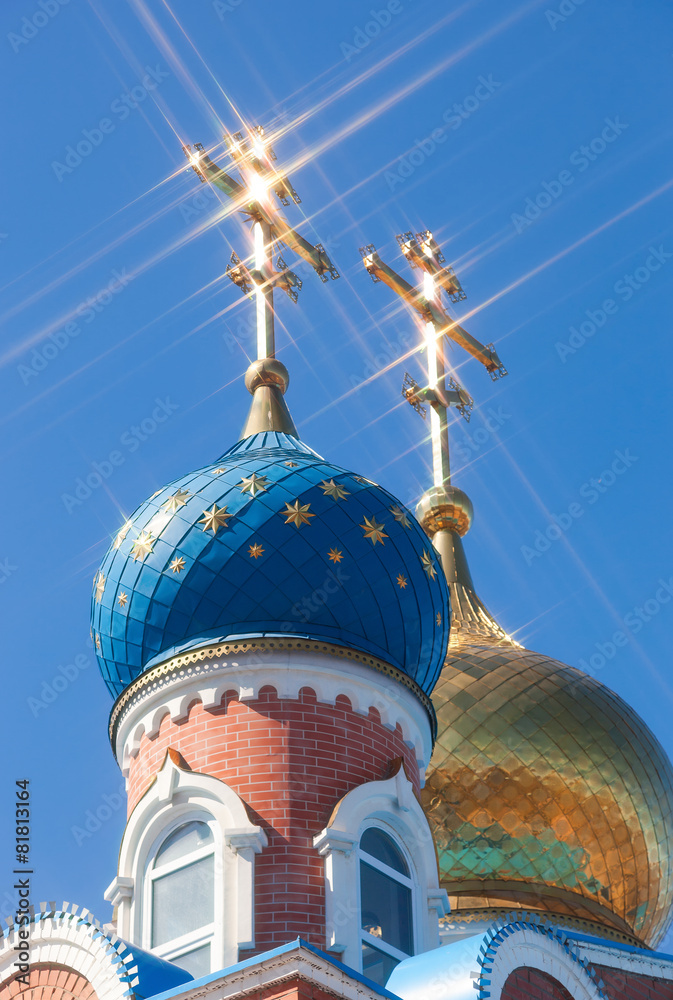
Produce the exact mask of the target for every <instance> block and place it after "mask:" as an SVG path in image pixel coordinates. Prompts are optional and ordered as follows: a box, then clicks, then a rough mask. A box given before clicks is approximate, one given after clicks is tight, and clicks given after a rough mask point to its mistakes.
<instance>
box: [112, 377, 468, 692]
mask: <svg viewBox="0 0 673 1000" xmlns="http://www.w3.org/2000/svg"><path fill="white" fill-rule="evenodd" d="M262 388H263V389H264V390H265V391H266V390H269V392H267V396H269V398H271V397H274V398H273V399H272V402H273V405H274V406H278V404H279V400H280V403H282V405H283V406H284V401H283V400H282V397H281V396H280V392H279V391H278V390H276V389H273V387H270V386H269V385H268V384H267V385H264V386H262ZM271 390H273V391H271ZM257 402H259V401H257ZM265 412H266V413H267V415H268V413H269V412H270V411H269V410H268V408H267V411H265ZM252 413H253V411H252V410H251V415H252ZM271 416H272V417H273V414H272V415H271ZM288 419H289V415H288ZM268 423H270V424H271V425H272V426H275V427H279V426H280V427H283V426H285V427H288V428H289V432H288V430H275V429H272V430H256V431H255V432H254V433H250V434H247V436H244V437H243V438H242V439H241V440H240V441H239V442H238V443H237V444H235V445H234V446H233V447H232V448H230V449H229V450H228V451H226V452H225V453H224V454H223V455H222V456H221V457H220V458H219V459H218V460H217V462H215V463H213V464H212V465H207V466H205V467H203V468H201V469H198V470H197V471H195V472H192V473H189V475H186V476H182V477H181V478H179V479H176V480H175V481H174V482H172V483H170V484H169V485H168V486H166V487H165V488H164V489H162V490H159V492H158V493H156V494H155V495H154V496H152V497H151V498H150V499H149V500H147V501H146V502H145V503H143V504H141V505H140V507H138V509H137V510H136V511H135V512H134V513H133V514H132V515H131V517H130V518H129V519H128V520H127V522H126V523H125V524H124V525H123V527H121V529H120V530H119V531H118V533H117V535H116V537H115V538H114V540H113V542H112V545H111V546H110V548H109V550H108V552H107V554H106V556H105V558H104V559H103V562H102V564H101V567H100V571H99V572H98V573H97V574H96V577H95V581H94V592H93V598H92V632H93V637H94V642H95V647H96V654H97V657H98V662H99V665H100V669H101V672H102V674H103V678H104V680H105V682H106V684H107V686H108V688H109V689H110V692H111V693H112V694H113V695H114V696H115V697H116V696H118V695H119V694H121V692H122V691H123V690H124V689H125V688H126V687H127V686H128V685H129V684H130V683H131V682H132V681H133V680H135V678H136V677H138V675H139V674H141V673H142V672H143V671H145V670H147V669H149V668H151V667H152V666H155V665H156V664H158V663H160V662H162V661H164V660H166V659H168V658H169V657H171V656H174V655H177V654H179V653H184V652H185V651H187V650H190V649H195V648H197V647H199V646H204V645H209V644H211V643H216V642H226V641H232V640H236V641H245V640H254V639H259V638H260V637H277V636H301V637H303V638H306V639H310V640H319V641H321V642H327V643H330V644H333V645H335V646H337V647H341V648H342V649H343V648H345V649H348V650H357V651H360V652H361V653H364V654H366V655H369V656H372V657H375V658H377V659H378V660H380V661H383V662H384V663H385V664H388V665H390V666H392V667H393V668H395V670H398V671H400V672H401V673H402V674H404V675H406V676H407V677H409V678H410V679H411V680H412V681H414V682H415V684H416V685H418V687H420V689H421V690H422V691H423V692H425V694H429V693H430V692H431V691H432V688H433V687H434V685H435V682H436V681H437V678H438V676H439V672H440V670H441V667H442V661H443V657H444V653H445V650H446V644H447V641H448V635H449V624H450V621H449V595H448V587H447V584H446V580H445V578H444V574H443V573H442V572H441V567H440V564H439V562H438V559H437V557H436V555H435V550H434V548H433V546H432V544H431V542H430V540H429V539H428V537H427V535H426V534H425V532H424V531H423V529H422V528H421V526H420V525H419V523H418V522H417V521H416V519H415V518H414V516H413V515H412V514H411V513H410V512H409V511H408V510H407V509H406V508H405V507H403V506H402V505H401V504H400V502H399V501H398V500H396V499H395V497H394V496H392V495H391V494H390V493H388V492H387V491H386V490H385V489H383V488H382V487H381V486H378V485H376V484H375V483H373V482H371V481H370V480H369V479H366V478H364V477H362V476H358V475H355V474H354V473H352V472H348V471H346V470H345V469H342V468H340V467H339V466H336V465H331V464H329V463H328V462H326V461H325V460H324V459H322V458H321V457H320V456H319V455H318V454H316V452H314V451H313V450H312V449H311V448H309V447H308V446H307V445H305V444H304V443H303V442H301V441H300V440H299V439H298V437H296V436H295V435H296V431H294V427H293V425H291V424H288V423H287V422H283V420H280V419H277V418H275V419H271V418H270V419H269V421H268ZM259 426H260V424H259V422H257V423H255V422H254V421H253V426H252V429H253V430H254V429H255V427H259ZM247 429H248V430H249V429H250V421H249V425H248V428H247ZM244 434H245V432H244Z"/></svg>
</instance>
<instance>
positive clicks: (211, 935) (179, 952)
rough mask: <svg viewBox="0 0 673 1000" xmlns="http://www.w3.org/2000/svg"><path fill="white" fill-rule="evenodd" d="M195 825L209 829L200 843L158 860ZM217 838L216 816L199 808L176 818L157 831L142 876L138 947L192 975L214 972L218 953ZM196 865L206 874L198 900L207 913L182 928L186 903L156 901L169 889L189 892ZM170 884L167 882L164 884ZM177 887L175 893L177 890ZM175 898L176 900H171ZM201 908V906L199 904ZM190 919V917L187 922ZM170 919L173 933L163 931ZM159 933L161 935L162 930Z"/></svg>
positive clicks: (219, 879)
mask: <svg viewBox="0 0 673 1000" xmlns="http://www.w3.org/2000/svg"><path fill="white" fill-rule="evenodd" d="M194 824H202V825H203V826H204V827H205V828H207V830H208V832H209V839H208V840H207V841H205V842H204V843H203V844H202V845H201V846H198V845H197V846H196V847H195V848H194V849H189V848H188V849H187V850H186V851H184V852H182V853H181V852H180V851H179V849H178V850H177V851H173V852H172V856H171V858H170V860H168V861H167V862H166V861H164V862H163V863H162V861H161V855H162V852H163V851H165V850H166V845H170V846H171V847H172V846H177V847H178V848H179V842H178V844H177V845H175V842H173V844H171V840H172V838H173V837H174V836H175V835H176V834H179V833H180V831H187V830H189V829H191V830H194V829H195V828H194ZM221 840H222V836H221V831H220V830H219V829H218V825H217V823H216V821H215V818H214V817H213V816H212V815H211V814H210V813H207V812H205V811H204V810H195V811H194V812H192V813H190V814H187V815H183V816H180V818H179V819H177V820H176V821H174V822H173V823H172V824H171V825H170V827H168V828H167V829H166V830H164V831H163V832H162V834H161V835H160V836H159V837H158V838H157V839H156V841H155V843H154V844H153V845H152V847H151V848H150V850H149V855H148V859H147V864H146V869H145V877H144V879H143V883H144V891H143V895H144V898H143V904H142V906H143V919H142V921H141V925H142V942H141V947H143V948H145V949H146V950H147V951H153V952H154V953H155V954H156V955H158V956H159V957H160V958H165V959H167V960H168V961H170V962H175V964H176V965H178V966H180V968H185V969H186V970H187V971H188V972H190V973H192V975H193V976H194V977H195V978H198V976H202V975H206V974H207V973H208V972H213V971H216V969H214V968H213V959H214V957H215V955H216V954H218V953H219V950H220V949H219V948H218V942H217V940H216V938H215V931H216V928H217V927H222V925H223V922H224V895H225V885H224V879H223V867H222V865H221V864H216V859H217V858H218V857H220V856H221V855H222V844H221ZM197 866H199V868H200V870H201V871H202V872H203V875H205V876H206V878H207V883H206V886H205V888H206V893H205V894H204V898H202V900H201V901H200V902H201V904H203V903H204V902H206V898H207V900H208V912H207V916H208V917H211V919H210V920H204V922H203V923H199V924H198V926H196V927H192V928H187V929H186V930H184V929H183V928H184V922H183V925H182V927H180V923H181V921H184V920H185V918H186V920H187V921H188V918H189V912H188V910H186V909H185V907H183V908H180V907H179V905H177V906H175V907H174V906H173V901H172V900H170V899H169V898H166V899H164V900H161V899H160V898H159V894H160V891H161V890H162V889H164V890H165V889H166V888H167V887H168V888H169V891H170V890H171V889H172V892H173V894H175V895H183V894H184V892H185V891H189V887H190V882H191V881H192V878H193V875H194V872H195V869H196V868H197ZM171 881H172V882H173V885H172V886H170V885H169V883H170V882H171ZM176 890H177V891H176ZM176 902H177V900H176ZM159 906H162V907H163V908H164V913H163V914H162V915H161V921H159V919H158V917H159V913H158V912H157V911H158V908H159ZM199 909H202V906H200V907H199ZM191 922H192V923H193V921H191ZM167 923H171V924H172V925H173V929H174V930H175V932H176V933H173V934H170V933H169V934H168V935H167V933H166V928H165V926H164V925H165V924H167ZM162 931H163V933H161V932H162Z"/></svg>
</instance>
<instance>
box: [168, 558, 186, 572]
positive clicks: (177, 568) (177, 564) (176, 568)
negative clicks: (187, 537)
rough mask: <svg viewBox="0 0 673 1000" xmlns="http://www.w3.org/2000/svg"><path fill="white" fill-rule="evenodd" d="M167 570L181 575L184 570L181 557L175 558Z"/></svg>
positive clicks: (183, 562)
mask: <svg viewBox="0 0 673 1000" xmlns="http://www.w3.org/2000/svg"><path fill="white" fill-rule="evenodd" d="M168 568H169V569H172V570H173V572H174V573H182V571H183V569H184V568H185V560H184V559H183V558H182V556H176V557H175V559H174V560H173V562H172V563H171V564H170V566H169V567H168Z"/></svg>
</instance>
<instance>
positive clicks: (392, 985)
mask: <svg viewBox="0 0 673 1000" xmlns="http://www.w3.org/2000/svg"><path fill="white" fill-rule="evenodd" d="M583 945H584V942H576V941H573V940H572V938H570V937H569V936H568V935H567V934H566V933H565V931H564V930H563V928H560V927H557V926H555V925H554V924H552V923H550V922H548V921H547V920H546V919H545V918H543V917H540V916H538V915H537V914H535V913H532V914H531V913H528V912H526V911H522V910H517V911H512V912H511V913H509V914H507V915H506V916H504V917H502V918H498V919H497V920H496V921H494V922H493V923H492V924H491V926H490V927H489V928H488V930H487V931H486V933H485V934H483V933H479V934H472V935H469V936H468V937H465V938H462V939H459V940H455V941H452V942H451V943H450V944H447V945H444V946H443V947H441V948H438V949H437V950H436V951H433V952H432V954H430V955H416V956H414V957H413V958H408V959H406V960H405V961H404V962H401V963H400V964H399V965H398V966H397V967H396V968H395V969H394V970H393V973H392V975H391V977H390V979H389V980H388V984H387V988H388V989H389V990H390V992H391V993H394V994H395V995H397V996H399V997H402V998H403V1000H427V998H428V997H429V996H431V997H432V1000H502V993H503V989H504V988H505V984H506V983H507V980H508V979H509V977H510V975H511V974H512V973H513V972H514V971H515V970H516V969H521V968H523V969H536V970H537V971H539V972H543V973H546V975H548V976H550V977H551V978H552V979H553V980H555V981H556V982H557V983H558V984H559V985H560V986H562V987H563V988H564V989H565V990H567V992H568V994H569V995H570V996H571V997H572V1000H608V996H609V998H610V1000H613V995H612V993H609V995H608V994H606V993H605V992H604V989H603V987H604V984H603V982H602V980H601V978H600V971H599V970H597V969H595V968H594V967H593V965H592V963H591V961H590V960H589V959H588V958H587V956H586V955H585V954H584V949H583ZM580 946H582V947H580ZM605 964H606V965H611V966H613V967H614V962H606V963H605Z"/></svg>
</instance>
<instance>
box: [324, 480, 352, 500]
mask: <svg viewBox="0 0 673 1000" xmlns="http://www.w3.org/2000/svg"><path fill="white" fill-rule="evenodd" d="M318 486H319V487H320V489H321V490H322V491H323V493H324V494H325V496H326V497H331V498H332V500H334V502H335V503H336V502H337V501H339V500H343V499H344V498H345V497H349V496H350V493H349V491H348V490H345V489H344V488H343V486H339V484H338V483H335V482H334V480H333V479H323V481H322V482H321V483H318Z"/></svg>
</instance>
